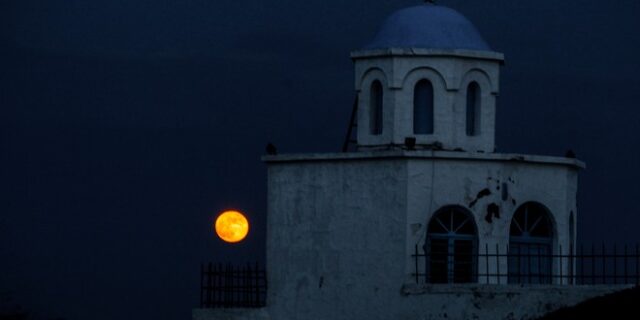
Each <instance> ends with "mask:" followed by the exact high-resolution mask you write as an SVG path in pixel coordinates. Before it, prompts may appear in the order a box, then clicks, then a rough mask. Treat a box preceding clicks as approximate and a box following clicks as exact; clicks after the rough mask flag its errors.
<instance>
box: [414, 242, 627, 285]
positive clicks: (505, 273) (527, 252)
mask: <svg viewBox="0 0 640 320" xmlns="http://www.w3.org/2000/svg"><path fill="white" fill-rule="evenodd" d="M455 249H456V247H452V248H445V249H440V250H437V248H436V249H435V250H432V251H429V250H428V248H425V249H424V250H420V248H419V247H418V245H416V246H415V251H414V253H413V254H412V258H413V260H414V272H413V273H412V274H411V275H412V277H413V278H414V279H415V281H416V283H488V284H557V285H593V284H608V285H616V284H627V285H633V284H635V285H640V247H639V246H638V245H635V246H627V245H625V246H617V245H613V246H612V247H609V248H605V245H604V244H603V245H601V246H595V245H592V246H589V247H583V246H580V247H578V249H577V250H576V252H573V251H574V250H573V249H570V250H569V251H568V252H566V251H564V253H563V250H562V248H561V247H559V248H558V250H557V251H555V252H551V251H552V250H549V249H550V248H547V249H546V250H543V249H541V246H526V247H523V246H512V247H511V248H509V246H506V247H503V248H502V249H501V248H500V246H498V245H496V246H495V247H494V248H490V247H489V245H486V246H484V248H481V249H479V248H475V247H474V248H473V250H459V252H455ZM478 249H479V250H478Z"/></svg>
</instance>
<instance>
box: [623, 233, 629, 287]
mask: <svg viewBox="0 0 640 320" xmlns="http://www.w3.org/2000/svg"><path fill="white" fill-rule="evenodd" d="M627 263H628V261H627V244H626V243H625V245H624V284H627V283H629V279H628V275H629V274H628V273H627Z"/></svg>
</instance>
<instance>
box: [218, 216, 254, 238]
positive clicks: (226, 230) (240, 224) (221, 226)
mask: <svg viewBox="0 0 640 320" xmlns="http://www.w3.org/2000/svg"><path fill="white" fill-rule="evenodd" d="M215 228H216V233H217V234H218V237H220V239H222V240H223V241H226V242H229V243H235V242H240V241H242V240H243V239H244V238H245V237H246V236H247V234H248V233H249V221H248V220H247V218H246V217H245V216H244V215H243V214H242V213H240V212H239V211H235V210H228V211H225V212H223V213H221V214H220V215H219V216H218V218H217V219H216V223H215Z"/></svg>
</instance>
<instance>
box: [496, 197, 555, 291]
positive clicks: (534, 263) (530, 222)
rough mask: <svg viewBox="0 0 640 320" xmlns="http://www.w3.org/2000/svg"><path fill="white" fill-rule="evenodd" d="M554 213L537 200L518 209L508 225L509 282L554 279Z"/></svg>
mask: <svg viewBox="0 0 640 320" xmlns="http://www.w3.org/2000/svg"><path fill="white" fill-rule="evenodd" d="M554 234H555V232H554V223H553V216H552V215H551V212H550V211H549V209H547V207H545V206H544V205H542V204H540V203H538V202H532V201H531V202H526V203H523V204H522V205H520V207H518V209H516V211H515V213H514V214H513V217H512V218H511V226H510V228H509V253H508V255H509V258H508V263H509V274H508V280H509V283H551V280H552V274H551V270H552V261H553V259H552V254H553V251H552V246H553V237H554Z"/></svg>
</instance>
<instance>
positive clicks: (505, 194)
mask: <svg viewBox="0 0 640 320" xmlns="http://www.w3.org/2000/svg"><path fill="white" fill-rule="evenodd" d="M507 199H509V185H507V183H506V182H503V183H502V201H507Z"/></svg>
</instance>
